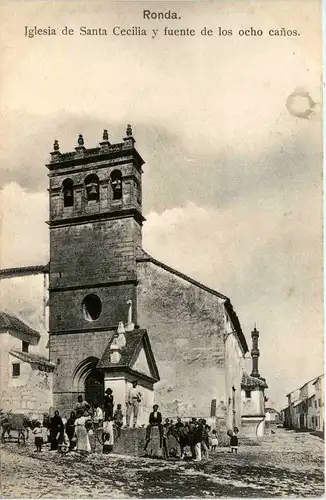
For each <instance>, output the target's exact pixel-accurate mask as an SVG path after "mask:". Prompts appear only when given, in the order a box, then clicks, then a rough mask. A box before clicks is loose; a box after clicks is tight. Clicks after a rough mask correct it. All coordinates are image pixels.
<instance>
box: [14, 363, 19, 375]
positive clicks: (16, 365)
mask: <svg viewBox="0 0 326 500" xmlns="http://www.w3.org/2000/svg"><path fill="white" fill-rule="evenodd" d="M19 375H20V363H13V364H12V376H13V377H19Z"/></svg>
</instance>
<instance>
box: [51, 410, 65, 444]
mask: <svg viewBox="0 0 326 500" xmlns="http://www.w3.org/2000/svg"><path fill="white" fill-rule="evenodd" d="M63 429H64V426H63V422H62V419H61V417H60V415H59V412H58V410H56V411H55V412H54V416H53V417H52V418H51V419H50V441H51V450H57V449H58V435H59V434H60V432H63Z"/></svg>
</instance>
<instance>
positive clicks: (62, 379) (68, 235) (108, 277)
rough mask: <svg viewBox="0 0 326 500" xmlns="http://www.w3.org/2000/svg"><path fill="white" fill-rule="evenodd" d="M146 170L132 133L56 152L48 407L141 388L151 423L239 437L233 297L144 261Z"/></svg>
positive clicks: (238, 340) (240, 339)
mask: <svg viewBox="0 0 326 500" xmlns="http://www.w3.org/2000/svg"><path fill="white" fill-rule="evenodd" d="M143 165H144V161H143V159H142V157H141V156H140V154H139V153H138V151H137V150H136V147H135V139H134V137H133V133H132V129H131V127H130V126H129V125H128V127H127V130H126V137H125V138H124V139H123V141H122V142H120V143H117V144H111V142H110V141H109V136H108V133H107V131H106V130H105V131H104V133H103V139H102V141H101V142H100V143H99V146H98V147H95V148H86V147H85V145H84V139H83V137H82V135H80V136H79V138H78V145H77V146H76V148H75V150H74V151H72V152H69V153H61V152H60V148H59V144H58V141H55V143H54V148H53V152H52V153H51V161H50V163H49V164H48V165H47V168H48V176H49V202H50V205H49V206H50V211H49V220H48V225H49V233H50V262H49V265H48V266H46V267H44V269H43V273H44V275H46V276H47V277H48V278H47V279H48V290H46V292H45V293H46V294H48V299H47V302H46V306H45V311H47V310H48V315H49V326H48V330H49V342H48V349H49V359H50V363H51V366H52V365H53V366H55V369H54V371H53V389H52V391H53V402H52V405H53V408H56V409H59V411H61V412H62V413H65V414H66V413H68V412H69V411H70V409H71V408H73V407H74V405H75V402H76V399H77V396H78V394H81V393H82V394H84V395H85V397H86V399H87V400H90V402H92V401H94V400H99V401H100V400H101V398H102V397H103V394H104V390H105V389H106V388H108V387H111V388H113V389H114V388H115V387H117V392H119V391H121V387H124V390H125V393H127V390H128V387H130V385H131V383H132V381H133V380H135V379H137V380H138V381H139V384H140V386H141V389H142V391H143V392H144V393H145V394H148V396H146V397H145V400H144V410H145V413H147V412H148V411H149V410H150V407H151V405H152V404H153V401H154V400H155V402H156V403H157V404H159V406H160V410H161V412H162V414H163V415H164V416H167V417H174V418H175V417H176V416H181V417H188V418H189V417H192V416H196V417H205V418H209V417H212V418H216V419H217V420H218V421H219V422H220V424H221V426H223V427H224V426H225V427H232V426H234V425H237V426H238V427H240V426H241V421H242V408H243V406H242V400H241V392H242V391H243V386H242V384H243V374H244V359H245V355H246V353H247V352H248V346H247V342H246V339H245V336H244V334H243V332H242V329H241V325H240V322H239V319H238V317H237V315H236V313H235V311H234V309H233V306H232V303H231V301H230V299H229V298H228V297H226V296H225V295H223V294H221V293H219V292H217V291H215V290H212V289H210V288H208V287H206V286H205V285H203V284H201V283H199V282H197V281H195V280H193V279H192V278H190V277H188V276H186V275H184V274H182V273H180V272H178V271H177V270H175V269H172V268H171V267H169V266H166V265H165V264H164V263H162V262H160V261H157V260H156V259H155V258H153V257H152V256H150V255H149V254H148V253H147V252H145V251H144V249H143V246H142V226H143V223H144V222H145V218H144V216H143V213H142V173H143ZM5 272H6V271H4V276H5V277H6V278H8V277H9V276H8V272H7V275H5ZM17 272H18V271H17ZM26 273H27V274H28V272H27V271H26ZM9 274H10V273H9ZM13 274H15V273H14V272H13ZM0 277H1V273H0ZM44 314H45V317H47V312H45V313H44ZM121 322H122V323H123V324H124V326H125V327H126V332H125V338H124V343H123V344H121V346H120V348H119V349H120V350H119V352H118V354H116V353H115V352H113V351H114V349H116V344H117V342H116V339H117V331H118V325H119V323H120V324H121ZM136 339H138V341H136ZM115 356H118V357H116V358H115ZM114 359H115V361H113V360H114ZM118 381H120V382H119V384H120V385H119V384H118ZM121 381H122V382H121ZM117 384H118V385H117ZM121 384H123V385H121ZM118 386H119V389H118ZM153 391H154V392H153ZM119 394H120V393H119ZM119 397H120V398H123V397H124V395H122V396H121V394H120V396H119ZM118 402H119V401H118ZM261 411H263V410H261Z"/></svg>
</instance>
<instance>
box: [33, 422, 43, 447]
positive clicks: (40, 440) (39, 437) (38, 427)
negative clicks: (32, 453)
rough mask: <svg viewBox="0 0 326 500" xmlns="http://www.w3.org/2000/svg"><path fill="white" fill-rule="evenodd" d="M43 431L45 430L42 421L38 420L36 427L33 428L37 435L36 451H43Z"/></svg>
mask: <svg viewBox="0 0 326 500" xmlns="http://www.w3.org/2000/svg"><path fill="white" fill-rule="evenodd" d="M43 432H44V431H43V428H42V424H41V422H37V423H36V427H35V429H34V430H33V434H34V436H35V446H36V451H42V444H43Z"/></svg>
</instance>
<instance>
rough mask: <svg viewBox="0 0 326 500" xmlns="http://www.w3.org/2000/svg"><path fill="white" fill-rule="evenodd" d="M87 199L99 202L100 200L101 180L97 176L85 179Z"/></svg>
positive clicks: (89, 176) (91, 175)
mask: <svg viewBox="0 0 326 500" xmlns="http://www.w3.org/2000/svg"><path fill="white" fill-rule="evenodd" d="M85 187H86V198H87V201H88V202H89V201H95V202H98V201H99V199H100V194H99V180H98V177H97V175H96V174H90V175H88V176H87V177H86V179H85Z"/></svg>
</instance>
